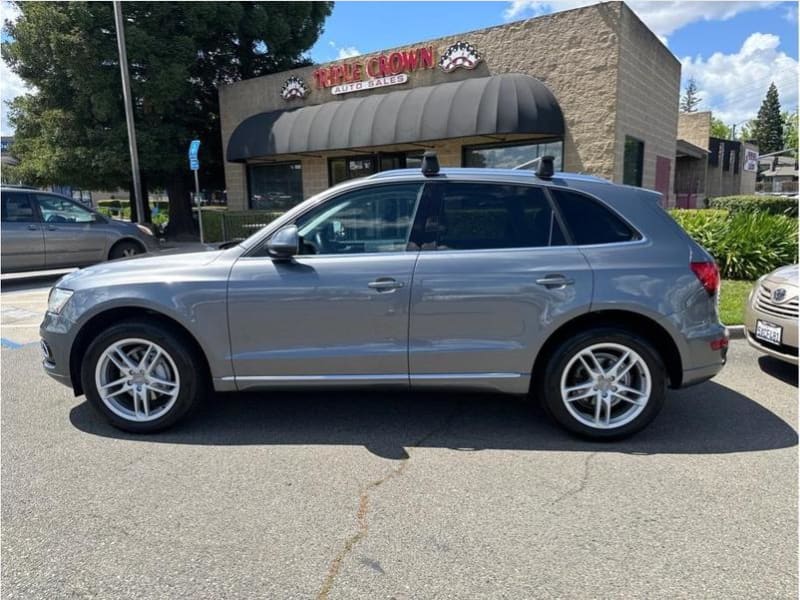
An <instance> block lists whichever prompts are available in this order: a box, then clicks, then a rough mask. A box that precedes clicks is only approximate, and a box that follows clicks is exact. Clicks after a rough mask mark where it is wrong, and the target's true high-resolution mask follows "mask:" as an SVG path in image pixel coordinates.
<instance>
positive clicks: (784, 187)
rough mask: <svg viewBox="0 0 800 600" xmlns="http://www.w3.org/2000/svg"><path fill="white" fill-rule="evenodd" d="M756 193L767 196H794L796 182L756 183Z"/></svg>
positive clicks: (771, 181)
mask: <svg viewBox="0 0 800 600" xmlns="http://www.w3.org/2000/svg"><path fill="white" fill-rule="evenodd" d="M756 191H757V192H762V193H767V194H796V193H797V181H774V180H769V181H757V182H756Z"/></svg>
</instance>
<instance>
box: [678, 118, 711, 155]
mask: <svg viewBox="0 0 800 600" xmlns="http://www.w3.org/2000/svg"><path fill="white" fill-rule="evenodd" d="M710 137H711V112H709V111H704V112H694V113H679V114H678V139H679V140H686V141H687V142H689V143H690V144H694V145H695V146H697V147H698V148H705V149H706V150H708V138H710Z"/></svg>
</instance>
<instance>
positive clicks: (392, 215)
mask: <svg viewBox="0 0 800 600" xmlns="http://www.w3.org/2000/svg"><path fill="white" fill-rule="evenodd" d="M421 189H422V184H421V183H407V184H395V185H385V186H376V187H370V188H369V189H364V190H356V191H353V192H349V193H345V194H342V195H341V196H337V197H336V198H333V199H332V200H329V201H327V202H325V203H324V204H322V205H321V206H318V207H317V208H315V209H313V210H311V211H310V212H308V213H306V214H304V215H303V216H301V217H300V218H299V219H298V220H297V221H296V222H295V225H297V228H298V231H299V233H300V237H301V240H302V242H303V243H302V250H301V254H305V255H308V254H315V255H319V254H363V253H368V252H403V251H405V250H406V246H407V244H408V237H409V234H410V232H411V225H412V223H413V222H414V215H415V213H416V209H417V204H418V203H419V197H420V191H421Z"/></svg>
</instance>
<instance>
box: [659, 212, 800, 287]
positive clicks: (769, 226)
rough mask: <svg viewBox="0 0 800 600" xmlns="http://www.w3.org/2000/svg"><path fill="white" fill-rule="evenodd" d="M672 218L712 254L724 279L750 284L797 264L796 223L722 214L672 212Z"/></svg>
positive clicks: (756, 214) (770, 217)
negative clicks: (783, 267)
mask: <svg viewBox="0 0 800 600" xmlns="http://www.w3.org/2000/svg"><path fill="white" fill-rule="evenodd" d="M671 214H672V216H673V217H674V218H675V220H676V221H677V222H678V223H679V224H680V225H681V227H683V228H684V229H685V230H686V232H687V233H688V234H689V235H690V236H692V238H694V239H695V240H696V241H697V242H698V243H699V244H700V245H701V246H703V247H704V248H705V249H706V250H708V251H709V252H710V253H711V255H712V256H713V257H714V259H715V260H716V261H717V264H718V265H719V268H720V271H721V273H722V276H723V277H725V278H727V279H749V280H753V279H756V278H758V277H760V276H761V275H763V274H764V273H768V272H769V271H772V270H773V269H776V268H778V267H780V266H783V265H787V264H790V263H794V262H797V220H796V219H792V218H790V217H785V216H783V215H772V214H767V213H764V212H733V213H729V212H728V211H725V210H674V211H671Z"/></svg>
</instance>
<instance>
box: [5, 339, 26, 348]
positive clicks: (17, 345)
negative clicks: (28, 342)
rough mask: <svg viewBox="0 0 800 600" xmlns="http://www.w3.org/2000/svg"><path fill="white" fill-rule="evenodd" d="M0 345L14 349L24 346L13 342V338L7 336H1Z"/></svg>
mask: <svg viewBox="0 0 800 600" xmlns="http://www.w3.org/2000/svg"><path fill="white" fill-rule="evenodd" d="M0 346H2V347H3V348H11V349H12V350H16V349H17V348H22V344H19V343H17V342H12V341H11V340H9V339H6V338H0Z"/></svg>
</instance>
